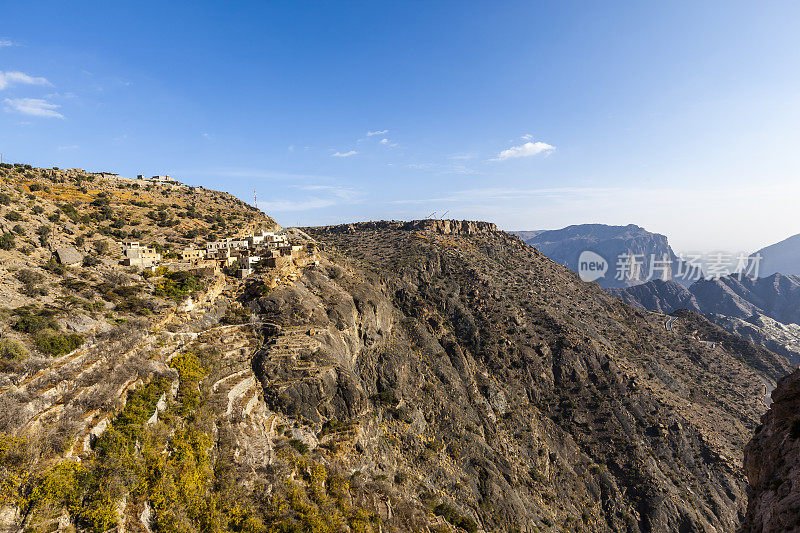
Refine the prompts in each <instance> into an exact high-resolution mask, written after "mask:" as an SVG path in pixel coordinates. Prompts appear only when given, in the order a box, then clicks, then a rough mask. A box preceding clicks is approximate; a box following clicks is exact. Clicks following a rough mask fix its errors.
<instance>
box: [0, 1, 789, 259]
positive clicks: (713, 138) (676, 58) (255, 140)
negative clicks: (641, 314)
mask: <svg viewBox="0 0 800 533" xmlns="http://www.w3.org/2000/svg"><path fill="white" fill-rule="evenodd" d="M3 15H4V17H3V18H4V22H5V24H4V27H3V29H2V30H0V103H2V106H1V107H2V109H1V110H0V152H1V153H2V154H3V158H4V160H5V161H11V162H24V163H31V164H34V165H37V166H43V167H51V166H59V167H62V168H67V167H80V168H86V169H91V170H108V171H113V172H119V173H120V174H122V175H125V176H129V177H132V176H135V175H136V174H147V175H153V174H170V175H172V176H174V177H175V178H177V179H180V180H181V181H184V182H187V183H191V184H194V185H203V186H206V187H211V188H216V189H222V190H226V191H229V192H232V193H233V194H235V195H237V196H238V197H240V198H242V199H243V200H245V201H247V202H252V198H253V189H256V190H257V193H258V198H259V207H260V208H262V209H263V210H264V211H265V212H267V213H268V214H269V215H270V216H272V217H274V218H275V219H276V220H277V221H278V222H280V223H281V224H283V225H286V226H297V225H300V226H310V225H325V224H334V223H342V222H352V221H357V220H374V219H418V218H425V217H426V216H428V215H429V214H431V213H434V212H435V213H436V216H437V217H439V216H442V215H443V214H445V213H446V215H445V216H446V217H447V218H457V219H479V220H489V221H492V222H495V223H497V224H498V226H499V227H501V228H503V229H506V230H534V229H556V228H561V227H564V226H568V225H572V224H582V223H604V224H614V225H626V224H630V223H633V224H636V225H639V226H642V227H644V228H645V229H647V230H648V231H652V232H656V233H662V234H664V235H666V236H667V237H668V238H669V240H670V244H671V245H672V247H673V248H674V249H675V250H676V251H688V250H698V251H712V250H729V251H734V252H739V251H748V252H752V251H755V250H757V249H760V248H762V247H764V246H767V245H770V244H774V243H776V242H779V241H781V240H783V239H785V238H787V237H789V236H791V235H794V234H797V233H800V221H798V220H797V219H796V217H794V216H793V213H794V210H795V207H794V205H793V203H792V201H793V200H794V198H796V197H798V193H800V185H797V184H796V182H797V179H796V177H797V174H798V172H799V171H800V153H798V151H797V149H796V146H797V144H798V142H800V130H799V129H798V128H797V126H796V125H797V123H798V118H800V96H799V95H800V92H799V91H798V89H800V69H798V68H797V67H798V65H799V64H800V61H798V60H799V59H800V46H799V45H800V34H798V32H797V31H796V21H797V20H798V15H800V6H799V5H797V4H793V3H789V2H774V3H770V4H768V5H755V4H752V3H744V2H735V3H730V2H712V3H707V4H702V5H697V4H695V3H689V2H681V3H669V4H662V5H654V4H646V5H644V4H643V5H630V4H622V3H616V4H614V3H612V4H602V5H601V4H594V3H578V4H573V5H551V4H535V3H507V4H502V5H498V4H477V3H473V4H463V3H456V2H441V3H436V4H433V5H431V4H401V5H374V4H372V3H366V2H354V3H347V4H344V5H340V4H309V5H295V4H269V5H264V4H261V3H242V4H236V5H229V4H221V5H219V4H218V5H214V4H208V3H188V2H187V3H170V4H168V5H164V4H160V3H148V2H145V3H138V4H137V5H136V6H134V7H130V6H121V5H115V4H107V3H100V2H90V3H84V4H81V5H80V7H77V6H76V5H69V4H63V3H58V2H42V3H36V4H34V5H30V4H18V5H8V6H4V8H3Z"/></svg>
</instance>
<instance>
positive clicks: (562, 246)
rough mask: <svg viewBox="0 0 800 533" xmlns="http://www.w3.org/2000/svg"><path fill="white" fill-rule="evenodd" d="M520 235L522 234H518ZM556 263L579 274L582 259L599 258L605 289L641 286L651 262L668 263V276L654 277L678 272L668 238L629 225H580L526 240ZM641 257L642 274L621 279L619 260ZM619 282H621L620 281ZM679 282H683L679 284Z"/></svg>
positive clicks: (539, 234) (656, 274) (664, 273)
mask: <svg viewBox="0 0 800 533" xmlns="http://www.w3.org/2000/svg"><path fill="white" fill-rule="evenodd" d="M518 233H520V232H518ZM524 240H525V242H526V243H528V244H530V245H531V246H533V247H535V248H537V249H538V250H539V251H541V252H542V253H544V254H545V255H546V256H547V257H549V258H550V259H552V260H553V261H555V262H556V263H559V264H562V265H566V266H567V267H569V268H570V269H571V270H573V271H575V272H577V271H578V267H579V265H578V263H579V257H580V255H581V253H582V252H584V251H586V250H589V251H592V252H594V253H596V254H598V255H600V256H601V257H602V258H603V259H605V262H606V263H607V265H608V270H607V272H606V273H605V275H604V276H603V277H601V278H600V279H598V280H597V282H598V283H599V284H600V285H601V286H602V287H627V286H631V285H638V284H640V283H643V282H644V281H646V280H647V279H649V276H650V272H651V266H654V267H655V266H657V265H651V263H652V258H653V257H655V258H656V260H658V261H661V260H663V259H664V258H666V259H667V260H668V261H669V263H670V264H669V265H668V266H667V272H662V271H660V270H659V269H654V270H653V274H654V277H656V278H658V279H671V278H672V274H673V273H674V272H677V270H676V269H677V266H678V265H677V260H678V259H677V257H676V256H675V253H674V252H673V251H672V248H670V246H669V243H668V242H667V238H666V237H665V236H664V235H660V234H658V233H651V232H649V231H646V230H645V229H644V228H641V227H639V226H636V225H634V224H629V225H627V226H607V225H605V224H580V225H575V226H568V227H566V228H563V229H559V230H550V231H543V232H537V234H536V235H534V236H532V237H530V238H526V239H524ZM626 254H627V255H628V256H632V255H636V256H639V259H637V261H638V263H640V265H639V267H638V268H639V269H640V270H639V272H638V275H637V276H636V277H635V278H629V277H625V278H624V279H623V277H622V276H618V268H617V265H618V259H619V258H620V257H623V256H624V255H626ZM618 278H619V279H618ZM678 281H680V280H678Z"/></svg>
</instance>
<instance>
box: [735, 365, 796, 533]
mask: <svg viewBox="0 0 800 533" xmlns="http://www.w3.org/2000/svg"><path fill="white" fill-rule="evenodd" d="M744 468H745V472H746V473H747V480H748V482H749V484H750V500H749V503H748V506H747V515H746V517H745V519H744V521H743V523H742V528H741V531H742V532H746V533H750V532H752V533H756V532H764V533H772V532H775V533H777V532H782V531H797V529H798V527H800V370H796V371H795V372H793V373H792V374H790V375H789V376H786V377H785V378H783V379H782V380H781V381H780V382H779V383H778V387H777V388H776V389H775V391H774V392H773V393H772V407H770V410H769V411H768V412H767V413H766V414H765V415H764V416H763V417H762V419H761V425H760V426H759V427H758V429H757V430H756V433H755V436H754V437H753V439H752V440H751V441H750V443H749V444H748V445H747V447H746V448H745V451H744Z"/></svg>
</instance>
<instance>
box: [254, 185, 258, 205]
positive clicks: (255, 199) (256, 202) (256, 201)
mask: <svg viewBox="0 0 800 533" xmlns="http://www.w3.org/2000/svg"><path fill="white" fill-rule="evenodd" d="M253 207H255V208H256V209H258V195H257V194H256V190H255V189H253Z"/></svg>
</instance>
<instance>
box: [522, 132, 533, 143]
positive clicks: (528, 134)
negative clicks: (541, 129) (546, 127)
mask: <svg viewBox="0 0 800 533" xmlns="http://www.w3.org/2000/svg"><path fill="white" fill-rule="evenodd" d="M520 139H522V140H523V141H532V140H533V135H531V134H530V133H526V134H525V135H523V136H522V137H520Z"/></svg>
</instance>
